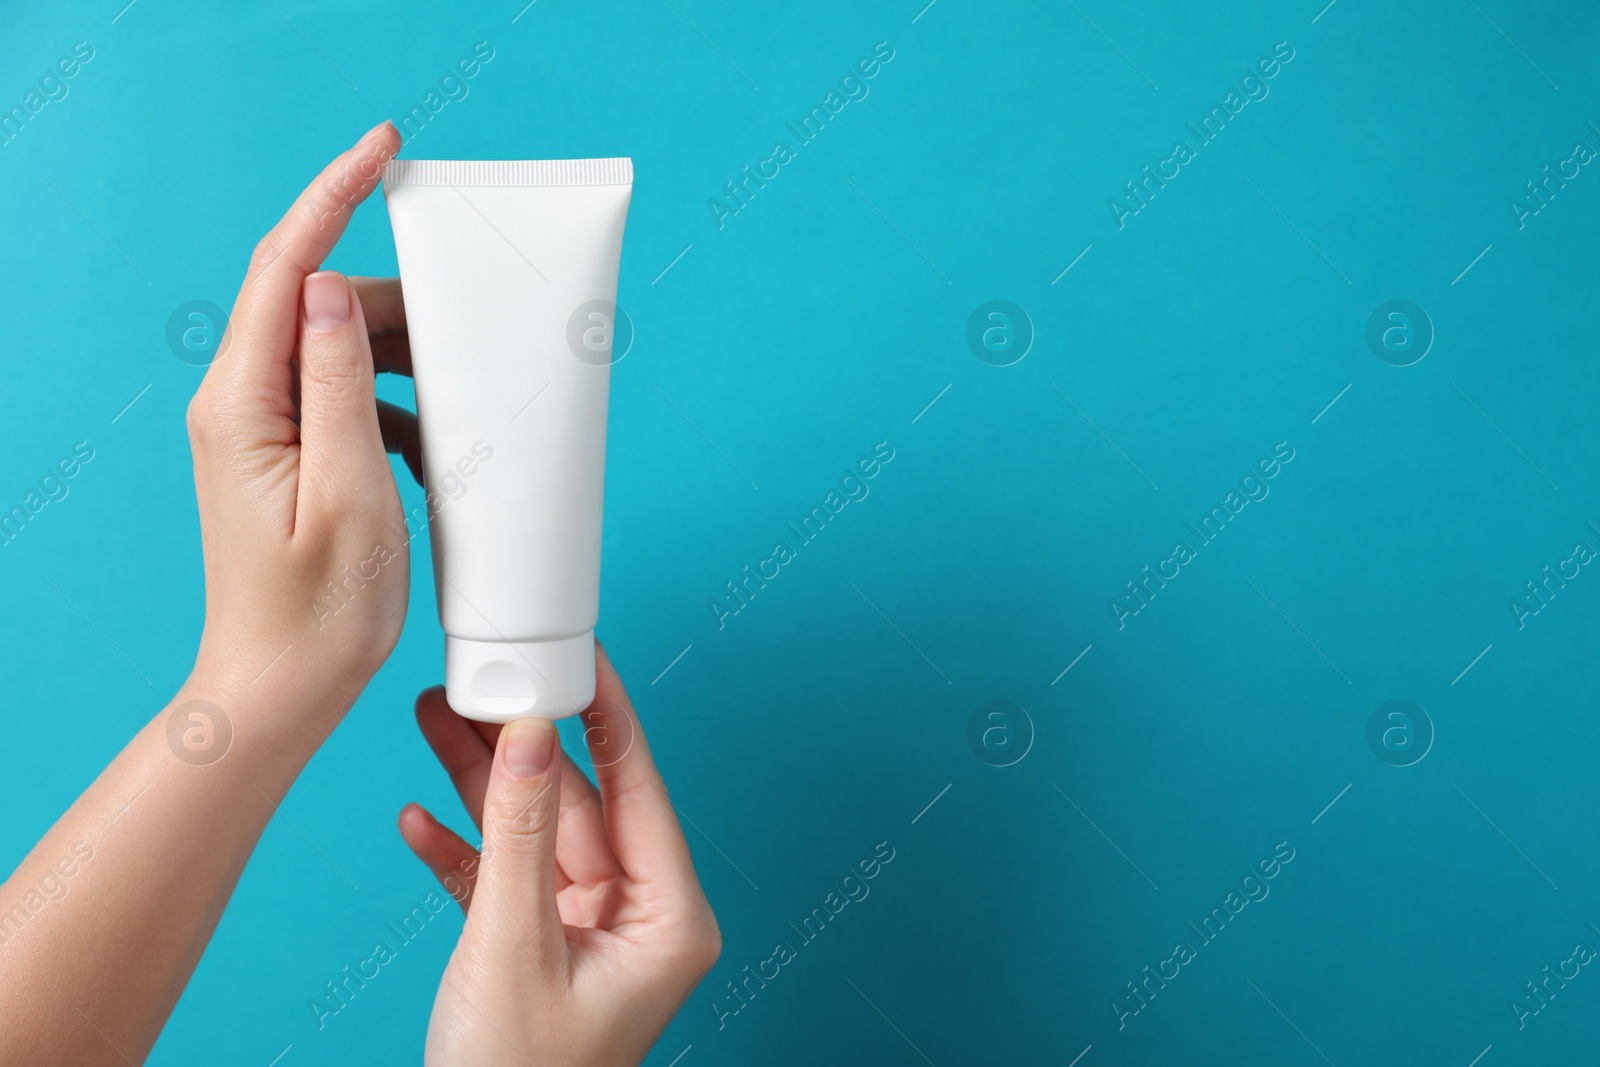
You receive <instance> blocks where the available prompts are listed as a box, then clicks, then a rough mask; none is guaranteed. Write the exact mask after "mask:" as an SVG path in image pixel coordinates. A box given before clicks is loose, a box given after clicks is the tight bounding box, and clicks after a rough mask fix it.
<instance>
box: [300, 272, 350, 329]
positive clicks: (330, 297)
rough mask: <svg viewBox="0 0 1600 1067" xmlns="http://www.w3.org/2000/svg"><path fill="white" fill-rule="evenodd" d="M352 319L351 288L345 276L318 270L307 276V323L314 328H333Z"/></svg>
mask: <svg viewBox="0 0 1600 1067" xmlns="http://www.w3.org/2000/svg"><path fill="white" fill-rule="evenodd" d="M349 320H350V288H349V286H347V285H346V284H345V280H344V276H343V275H340V274H335V273H333V272H332V271H318V272H317V273H316V274H312V275H309V276H308V277H307V278H306V323H307V324H308V325H310V327H311V328H312V329H314V330H331V329H333V328H334V327H336V326H343V325H344V324H345V323H346V322H348V321H349Z"/></svg>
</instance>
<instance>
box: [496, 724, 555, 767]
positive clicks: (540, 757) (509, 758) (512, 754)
mask: <svg viewBox="0 0 1600 1067" xmlns="http://www.w3.org/2000/svg"><path fill="white" fill-rule="evenodd" d="M506 730H507V731H508V732H509V735H508V736H507V738H506V770H508V771H510V772H511V776H512V777H513V778H533V777H536V776H538V775H540V774H543V773H544V769H545V768H546V767H548V766H550V757H551V756H552V755H553V754H554V753H555V748H556V728H555V725H554V724H553V723H551V722H550V720H549V719H518V720H516V721H515V722H513V723H511V725H509V726H507V727H506Z"/></svg>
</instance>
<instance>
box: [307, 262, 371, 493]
mask: <svg viewBox="0 0 1600 1067" xmlns="http://www.w3.org/2000/svg"><path fill="white" fill-rule="evenodd" d="M302 306H303V309H304V319H305V321H304V323H303V327H302V330H301V337H300V441H301V444H302V446H303V447H304V455H302V456H301V465H302V467H305V468H307V469H309V470H311V471H313V472H314V473H313V475H312V477H311V479H310V481H311V484H312V485H323V486H325V487H326V489H327V490H328V491H329V493H330V494H331V495H333V496H334V497H335V498H340V499H342V498H344V497H347V496H348V495H349V490H350V488H351V487H352V485H353V484H365V483H366V481H367V479H368V478H372V477H376V476H377V475H378V474H379V473H380V468H381V473H383V474H387V473H388V466H389V463H388V460H387V458H385V455H384V446H383V434H382V432H381V431H380V430H379V427H378V411H377V404H376V403H375V401H374V388H375V384H374V379H373V373H374V371H373V364H372V345H371V342H370V341H369V340H368V338H367V326H366V319H365V317H364V316H363V315H362V312H361V302H360V301H359V300H357V299H356V294H355V290H354V289H353V288H351V285H350V283H349V281H347V280H346V279H345V277H344V275H342V274H337V273H335V272H333V271H319V272H317V273H316V274H313V275H310V276H309V277H307V278H306V280H305V288H304V294H303V297H302ZM334 465H338V467H340V468H343V469H340V470H338V472H337V475H336V476H334V477H319V476H318V473H321V472H319V471H318V468H323V470H326V469H327V468H329V467H333V466H334ZM330 483H331V484H330Z"/></svg>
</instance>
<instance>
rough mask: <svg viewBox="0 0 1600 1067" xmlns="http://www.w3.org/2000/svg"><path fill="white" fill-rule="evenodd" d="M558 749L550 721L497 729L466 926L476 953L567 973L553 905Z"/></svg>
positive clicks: (558, 801) (562, 937)
mask: <svg viewBox="0 0 1600 1067" xmlns="http://www.w3.org/2000/svg"><path fill="white" fill-rule="evenodd" d="M560 747H561V743H560V738H559V736H558V735H557V734H556V728H555V725H554V724H553V723H551V722H550V721H549V720H548V719H518V720H516V721H515V722H513V723H510V724H509V725H507V726H506V728H505V729H503V730H501V731H500V740H499V744H498V746H497V748H496V751H495V758H494V766H493V768H492V769H491V770H490V772H489V785H488V788H487V790H486V791H485V795H484V803H483V860H482V863H481V864H480V865H479V868H478V884H477V888H476V889H475V890H474V893H473V902H472V912H471V913H470V915H469V916H468V920H467V925H468V926H469V927H475V929H474V930H473V931H472V932H473V934H474V937H475V938H476V939H477V943H478V946H479V947H480V948H481V949H484V950H486V951H489V952H491V953H494V954H499V953H501V952H505V953H509V956H510V958H511V959H515V960H519V961H522V965H524V966H526V964H527V963H528V962H530V961H531V962H532V963H533V965H534V966H536V967H538V968H540V969H541V970H547V971H549V972H550V973H565V968H566V947H567V943H566V935H565V933H564V931H563V928H562V925H561V912H560V910H559V909H558V908H557V906H556V821H557V816H558V815H559V813H560V810H561V762H560V760H559V758H558V753H559V750H560Z"/></svg>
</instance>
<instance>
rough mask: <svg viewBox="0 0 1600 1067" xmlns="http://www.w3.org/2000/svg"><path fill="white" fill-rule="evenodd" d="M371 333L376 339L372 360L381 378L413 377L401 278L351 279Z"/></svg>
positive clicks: (373, 342) (374, 339)
mask: <svg viewBox="0 0 1600 1067" xmlns="http://www.w3.org/2000/svg"><path fill="white" fill-rule="evenodd" d="M350 284H351V285H353V286H355V287H356V297H357V299H359V300H360V301H361V310H362V313H363V314H365V315H366V317H367V332H368V333H369V334H370V335H371V336H372V358H373V361H374V362H375V363H376V364H377V368H378V373H379V374H404V375H405V376H406V377H408V378H409V377H410V376H411V338H410V334H409V333H408V332H407V330H406V305H405V299H404V297H403V296H402V295H401V292H400V279H399V278H354V277H353V278H351V279H350Z"/></svg>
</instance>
